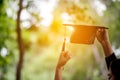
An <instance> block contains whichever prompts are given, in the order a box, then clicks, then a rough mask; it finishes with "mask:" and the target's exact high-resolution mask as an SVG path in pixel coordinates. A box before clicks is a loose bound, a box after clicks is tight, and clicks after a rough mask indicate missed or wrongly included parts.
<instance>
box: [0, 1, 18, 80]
mask: <svg viewBox="0 0 120 80" xmlns="http://www.w3.org/2000/svg"><path fill="white" fill-rule="evenodd" d="M8 7H10V1H9V0H0V80H7V77H6V75H7V73H8V72H9V70H11V69H12V68H13V65H14V63H15V57H14V54H13V53H15V52H16V51H17V47H16V42H15V41H16V40H15V39H16V33H15V20H13V19H12V18H11V17H9V16H8V15H7V8H8ZM11 46H12V47H11ZM15 48H16V49H15Z"/></svg>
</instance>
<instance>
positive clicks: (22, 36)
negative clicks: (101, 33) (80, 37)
mask: <svg viewBox="0 0 120 80" xmlns="http://www.w3.org/2000/svg"><path fill="white" fill-rule="evenodd" d="M119 22H120V0H0V80H54V74H55V67H56V64H57V61H58V57H59V55H60V52H61V48H62V43H63V40H64V32H65V31H64V28H65V26H63V25H62V24H63V23H72V24H81V25H99V26H106V27H108V28H109V36H110V41H111V44H112V48H113V50H114V52H115V54H116V56H117V57H118V58H119V54H120V49H119V48H120V42H119V41H120V24H119ZM71 32H72V29H67V30H66V38H67V41H66V50H67V51H69V52H70V53H71V55H72V58H71V60H70V61H69V62H68V63H67V64H66V65H65V67H64V70H63V80H107V69H106V64H105V60H104V55H103V54H104V53H103V50H102V47H101V45H100V44H99V42H98V41H97V40H95V42H94V44H93V45H84V44H73V43H70V42H69V38H70V34H71Z"/></svg>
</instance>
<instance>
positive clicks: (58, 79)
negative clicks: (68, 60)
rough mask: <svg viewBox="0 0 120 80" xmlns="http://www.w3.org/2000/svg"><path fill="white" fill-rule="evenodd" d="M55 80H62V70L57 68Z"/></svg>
mask: <svg viewBox="0 0 120 80" xmlns="http://www.w3.org/2000/svg"><path fill="white" fill-rule="evenodd" d="M55 80H62V68H59V67H57V68H56V71H55Z"/></svg>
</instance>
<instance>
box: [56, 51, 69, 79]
mask: <svg viewBox="0 0 120 80" xmlns="http://www.w3.org/2000/svg"><path fill="white" fill-rule="evenodd" d="M69 59H70V55H69V53H68V52H64V51H62V52H61V54H60V57H59V60H58V63H57V66H56V71H55V79H54V80H62V68H63V66H64V65H65V64H66V63H67V62H68V60H69Z"/></svg>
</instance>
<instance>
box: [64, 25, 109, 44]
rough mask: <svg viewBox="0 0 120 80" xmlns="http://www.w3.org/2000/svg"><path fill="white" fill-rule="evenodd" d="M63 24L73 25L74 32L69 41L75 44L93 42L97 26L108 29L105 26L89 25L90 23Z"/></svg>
mask: <svg viewBox="0 0 120 80" xmlns="http://www.w3.org/2000/svg"><path fill="white" fill-rule="evenodd" d="M63 25H64V26H73V28H74V32H73V33H72V35H71V37H70V42H71V43H77V44H93V43H94V40H95V35H96V32H97V30H98V29H99V28H103V29H108V28H106V27H101V26H90V25H73V24H63Z"/></svg>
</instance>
